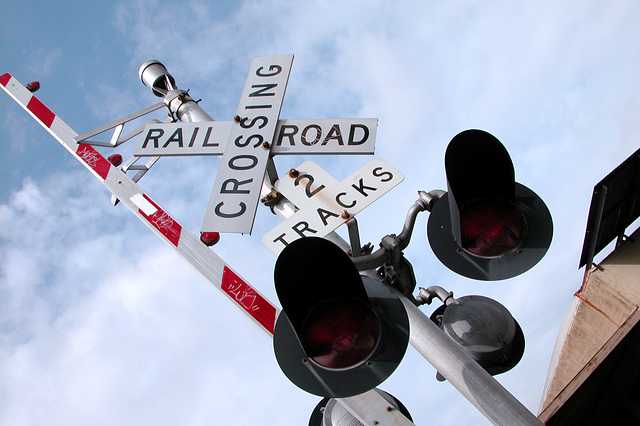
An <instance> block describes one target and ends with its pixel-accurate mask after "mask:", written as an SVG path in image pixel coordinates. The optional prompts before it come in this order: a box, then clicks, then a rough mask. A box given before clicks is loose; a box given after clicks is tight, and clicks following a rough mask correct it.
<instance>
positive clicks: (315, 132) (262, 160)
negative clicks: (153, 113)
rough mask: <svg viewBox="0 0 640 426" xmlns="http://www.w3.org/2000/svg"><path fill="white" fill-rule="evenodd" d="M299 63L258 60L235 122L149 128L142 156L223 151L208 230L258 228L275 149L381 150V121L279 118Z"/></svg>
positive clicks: (206, 224) (280, 57) (304, 151)
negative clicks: (378, 130) (258, 213)
mask: <svg viewBox="0 0 640 426" xmlns="http://www.w3.org/2000/svg"><path fill="white" fill-rule="evenodd" d="M292 63H293V55H275V56H260V57H256V58H254V60H253V62H252V64H251V68H250V70H249V75H248V77H247V80H246V82H245V85H244V89H243V91H242V96H241V98H240V103H239V104H238V108H237V110H236V115H235V118H234V121H229V122H219V121H208V122H190V123H149V124H147V126H146V127H145V128H144V130H143V132H142V136H141V137H140V139H139V142H138V146H137V147H136V150H135V151H134V156H135V157H160V156H177V155H221V156H222V159H221V161H220V168H219V170H218V173H217V176H216V180H215V183H214V186H213V190H212V192H211V197H210V199H209V203H208V205H207V209H206V211H205V217H204V220H203V223H202V228H201V231H202V232H237V233H243V234H244V233H249V234H250V233H251V230H252V228H253V222H254V219H255V214H256V209H257V206H258V201H259V199H260V191H261V188H262V184H263V180H264V178H265V173H266V171H267V165H268V162H269V158H270V156H272V155H276V154H373V151H374V146H375V132H376V126H377V119H374V118H373V119H372V118H370V119H355V120H353V119H306V120H280V119H279V116H280V110H281V107H282V101H283V99H284V93H285V89H286V85H287V82H288V80H289V73H290V71H291V64H292ZM270 174H271V173H270Z"/></svg>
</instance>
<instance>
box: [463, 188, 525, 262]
mask: <svg viewBox="0 0 640 426" xmlns="http://www.w3.org/2000/svg"><path fill="white" fill-rule="evenodd" d="M525 231H526V222H525V220H524V217H523V216H522V213H520V211H519V210H518V209H517V208H516V206H515V205H513V204H512V203H510V202H508V201H507V200H501V199H492V200H480V201H477V202H474V203H471V204H469V205H467V206H466V207H464V208H463V209H461V211H460V234H461V238H462V241H461V245H460V246H461V247H462V248H463V249H465V250H466V251H468V252H470V253H472V254H475V255H477V256H480V257H500V256H503V255H505V254H507V253H509V252H511V251H513V250H515V249H517V248H518V246H519V245H520V243H521V241H522V238H523V237H524V234H525Z"/></svg>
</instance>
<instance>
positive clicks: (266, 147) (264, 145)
mask: <svg viewBox="0 0 640 426" xmlns="http://www.w3.org/2000/svg"><path fill="white" fill-rule="evenodd" d="M262 147H263V148H264V149H269V148H271V144H270V143H269V142H263V143H262Z"/></svg>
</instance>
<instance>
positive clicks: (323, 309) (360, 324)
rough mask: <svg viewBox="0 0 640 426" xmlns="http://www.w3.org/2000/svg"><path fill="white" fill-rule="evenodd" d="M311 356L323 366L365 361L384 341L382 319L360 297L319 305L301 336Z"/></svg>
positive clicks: (331, 366)
mask: <svg viewBox="0 0 640 426" xmlns="http://www.w3.org/2000/svg"><path fill="white" fill-rule="evenodd" d="M300 339H301V343H302V346H303V347H304V349H305V352H306V353H307V356H308V357H309V358H311V359H312V360H313V361H314V362H316V363H317V364H319V365H320V366H322V367H325V368H328V369H335V370H339V369H345V368H351V367H355V366H357V365H359V364H362V363H363V362H365V361H366V360H367V359H368V358H369V357H370V356H371V355H372V354H373V352H374V351H375V350H376V347H377V346H378V341H379V340H380V322H379V320H378V317H377V316H376V314H375V313H374V312H373V311H372V310H371V308H370V307H368V306H366V305H365V304H364V303H362V302H361V301H358V300H352V299H339V300H332V301H329V302H326V303H323V304H321V305H319V306H317V307H316V308H315V309H313V310H312V311H311V313H310V314H309V316H308V318H307V319H306V321H305V323H304V325H303V327H302V333H301V335H300Z"/></svg>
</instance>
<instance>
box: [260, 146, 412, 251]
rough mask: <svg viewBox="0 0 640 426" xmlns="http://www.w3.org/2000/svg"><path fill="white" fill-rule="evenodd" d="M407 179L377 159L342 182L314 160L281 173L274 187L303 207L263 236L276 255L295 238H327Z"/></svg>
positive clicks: (299, 206)
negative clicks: (284, 173)
mask: <svg viewBox="0 0 640 426" xmlns="http://www.w3.org/2000/svg"><path fill="white" fill-rule="evenodd" d="M403 180H404V174H403V173H402V172H401V171H400V170H398V169H396V168H395V167H393V166H392V165H391V164H389V163H387V162H386V161H384V160H382V159H380V158H375V159H373V160H371V161H369V162H368V163H367V164H365V165H364V166H362V167H361V168H359V169H358V170H356V171H355V172H353V173H352V174H351V175H349V176H348V177H347V178H345V179H344V180H343V181H342V182H339V181H338V180H337V179H336V178H334V177H333V176H331V175H330V174H329V173H327V171H325V170H324V169H323V168H322V167H320V166H319V165H318V164H316V163H314V162H313V161H306V162H304V163H302V164H301V165H300V166H299V167H297V168H296V169H294V170H292V171H290V172H289V173H287V174H286V175H284V176H282V177H281V178H280V180H278V182H276V184H275V189H276V190H277V191H278V192H280V193H281V194H282V195H284V196H285V197H286V198H287V199H288V200H289V201H291V202H292V203H293V204H295V205H296V207H298V208H299V209H300V210H299V211H298V212H296V213H295V214H294V215H293V216H291V217H290V218H288V219H286V220H285V221H283V222H282V223H280V224H279V225H278V226H276V227H275V228H273V229H272V230H271V231H269V232H267V233H266V234H265V235H264V236H263V237H262V243H263V244H264V245H265V246H266V247H267V248H268V249H269V250H271V252H273V253H274V254H275V255H276V256H277V255H278V254H279V253H280V252H281V251H282V250H283V249H284V248H285V247H286V246H287V245H288V244H289V243H291V242H292V241H295V240H297V239H299V238H304V237H308V236H314V237H325V236H326V235H328V234H329V233H330V232H332V231H333V230H335V229H336V228H338V227H339V226H340V225H342V224H343V223H345V222H347V221H348V220H349V219H350V218H351V217H352V216H354V215H356V214H357V213H359V212H361V211H362V210H363V209H364V208H365V207H367V206H369V205H370V204H371V203H373V202H374V201H375V200H377V199H378V198H380V197H381V196H382V195H384V194H385V193H387V192H388V191H390V190H391V189H392V188H394V187H395V186H396V185H398V184H399V183H400V182H402V181H403Z"/></svg>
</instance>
